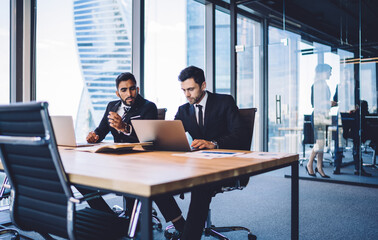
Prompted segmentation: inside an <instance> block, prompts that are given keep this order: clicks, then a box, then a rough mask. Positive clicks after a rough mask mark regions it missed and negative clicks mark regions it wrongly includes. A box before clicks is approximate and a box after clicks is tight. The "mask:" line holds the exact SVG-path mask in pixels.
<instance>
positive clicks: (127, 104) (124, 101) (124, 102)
mask: <svg viewBox="0 0 378 240" xmlns="http://www.w3.org/2000/svg"><path fill="white" fill-rule="evenodd" d="M120 99H121V101H122V102H123V104H125V105H126V106H130V107H131V106H132V105H133V103H134V101H132V102H131V104H129V103H127V102H126V100H127V99H133V100H134V99H135V98H133V97H128V98H126V99H125V100H122V98H120Z"/></svg>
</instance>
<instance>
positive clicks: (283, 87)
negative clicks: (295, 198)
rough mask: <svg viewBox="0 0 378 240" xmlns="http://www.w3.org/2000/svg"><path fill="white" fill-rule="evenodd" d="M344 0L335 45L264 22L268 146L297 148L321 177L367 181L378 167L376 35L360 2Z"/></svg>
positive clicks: (283, 149)
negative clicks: (373, 36)
mask: <svg viewBox="0 0 378 240" xmlns="http://www.w3.org/2000/svg"><path fill="white" fill-rule="evenodd" d="M340 4H341V3H340ZM341 5H343V6H340V7H345V8H348V9H353V11H351V12H347V13H341V12H340V13H338V14H340V16H339V17H340V24H341V26H340V39H339V40H340V41H339V43H338V44H331V43H327V42H326V41H323V42H322V40H321V39H319V38H316V37H315V38H314V37H313V36H309V35H308V33H306V32H301V31H299V32H298V33H294V32H293V31H289V30H285V29H284V28H283V29H282V28H280V27H279V26H277V25H275V26H270V27H269V33H268V34H269V45H268V53H269V55H268V106H269V107H268V109H269V111H268V116H267V119H268V126H269V127H268V132H269V134H268V149H269V151H277V152H295V153H299V154H300V157H301V161H300V163H301V165H304V166H306V167H307V168H308V171H309V173H310V174H313V173H315V168H316V167H317V168H318V170H319V168H320V169H322V170H323V171H321V170H320V171H321V175H319V173H317V177H318V178H319V177H321V176H323V177H327V176H330V177H331V178H332V180H336V181H338V180H340V181H351V182H363V183H368V184H369V183H374V180H372V179H373V178H369V177H370V176H371V174H373V175H374V174H375V172H374V171H376V167H377V165H376V164H375V163H376V162H375V149H376V143H377V136H378V127H377V126H378V124H377V122H378V121H377V101H378V98H377V83H378V81H377V68H376V67H377V56H376V55H377V54H376V52H375V51H374V50H372V46H373V45H374V46H376V44H377V41H375V42H373V41H372V42H371V43H370V44H369V43H368V42H367V39H369V37H370V38H371V33H369V31H370V32H371V31H372V28H371V27H372V26H371V25H369V22H367V20H368V19H369V18H368V17H369V14H370V13H369V12H368V11H367V8H364V5H363V4H362V5H361V1H353V2H352V1H346V2H343V3H342V4H341ZM283 16H285V12H283ZM364 20H365V22H364ZM345 24H346V25H345ZM348 24H349V25H353V26H352V27H349V28H347V27H348ZM364 24H365V25H364ZM369 27H370V28H369ZM348 31H349V32H348ZM350 31H354V32H350ZM359 31H360V33H359ZM356 36H357V37H356ZM353 38H354V39H353ZM311 39H312V40H311ZM319 163H322V164H320V165H319ZM301 174H303V175H302V176H303V177H310V178H311V177H312V176H309V175H310V174H308V173H306V171H305V169H304V168H303V171H302V173H301ZM355 175H356V176H355Z"/></svg>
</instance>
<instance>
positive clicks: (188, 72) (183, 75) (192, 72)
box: [178, 66, 205, 86]
mask: <svg viewBox="0 0 378 240" xmlns="http://www.w3.org/2000/svg"><path fill="white" fill-rule="evenodd" d="M178 78H179V80H180V81H181V82H184V81H185V80H187V79H188V78H193V79H194V81H195V82H196V83H197V84H198V85H200V86H201V85H202V83H203V82H204V81H205V74H204V72H203V70H202V69H201V68H198V67H195V66H189V67H187V68H185V69H184V70H182V71H181V72H180V75H179V77H178Z"/></svg>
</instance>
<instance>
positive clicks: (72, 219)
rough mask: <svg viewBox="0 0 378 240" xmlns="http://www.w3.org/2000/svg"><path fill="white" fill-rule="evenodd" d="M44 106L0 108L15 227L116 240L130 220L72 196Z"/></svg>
mask: <svg viewBox="0 0 378 240" xmlns="http://www.w3.org/2000/svg"><path fill="white" fill-rule="evenodd" d="M47 107H48V104H47V103H17V104H11V105H7V106H0V157H1V159H2V164H3V166H4V170H5V173H6V174H7V176H8V178H9V182H10V185H11V186H12V189H11V197H10V198H11V201H10V202H11V204H10V213H11V219H12V222H13V224H14V225H15V226H16V227H18V228H20V229H22V230H25V231H35V232H38V233H40V234H41V235H42V236H43V237H45V238H47V239H51V236H50V234H53V235H56V236H59V237H63V238H69V239H116V238H119V237H121V236H125V235H126V233H125V232H126V231H125V230H124V229H126V226H127V225H128V222H127V221H126V220H125V219H123V218H118V217H117V216H116V215H113V214H108V213H105V212H102V211H98V210H95V209H91V208H84V209H81V210H77V209H76V204H77V203H82V202H83V201H85V200H88V199H89V198H91V197H95V196H93V195H90V196H84V197H83V198H75V197H74V195H73V193H72V190H71V184H70V182H69V180H68V178H67V175H66V173H65V171H64V167H63V164H62V162H61V159H60V155H59V152H58V148H57V145H56V140H55V136H54V132H53V129H52V125H51V121H50V118H49V114H48V109H47Z"/></svg>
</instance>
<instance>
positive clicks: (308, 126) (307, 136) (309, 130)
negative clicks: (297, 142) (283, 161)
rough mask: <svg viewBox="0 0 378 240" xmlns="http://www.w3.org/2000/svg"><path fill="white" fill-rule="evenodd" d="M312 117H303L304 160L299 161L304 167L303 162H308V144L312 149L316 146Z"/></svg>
mask: <svg viewBox="0 0 378 240" xmlns="http://www.w3.org/2000/svg"><path fill="white" fill-rule="evenodd" d="M311 117H312V116H311V115H304V117H303V139H302V147H303V153H302V154H303V155H302V158H301V159H299V165H301V166H303V162H304V161H306V160H308V158H306V144H309V145H310V147H313V146H314V143H315V139H314V128H313V127H312V123H311Z"/></svg>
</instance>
